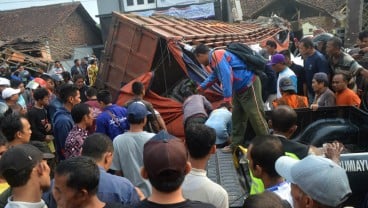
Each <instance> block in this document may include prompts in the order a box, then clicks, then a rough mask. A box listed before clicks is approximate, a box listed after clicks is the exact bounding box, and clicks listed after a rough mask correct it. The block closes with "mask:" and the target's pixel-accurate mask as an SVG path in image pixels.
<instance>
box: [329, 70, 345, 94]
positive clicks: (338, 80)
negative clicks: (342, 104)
mask: <svg viewBox="0 0 368 208" xmlns="http://www.w3.org/2000/svg"><path fill="white" fill-rule="evenodd" d="M348 83H349V78H348V76H347V75H346V74H342V73H337V74H335V75H334V76H333V78H332V88H333V90H334V91H335V92H337V93H339V92H342V91H344V90H345V89H346V88H348Z"/></svg>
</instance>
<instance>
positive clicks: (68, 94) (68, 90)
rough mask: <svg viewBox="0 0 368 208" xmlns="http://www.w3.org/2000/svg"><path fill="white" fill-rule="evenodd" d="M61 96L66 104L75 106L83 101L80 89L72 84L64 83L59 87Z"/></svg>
mask: <svg viewBox="0 0 368 208" xmlns="http://www.w3.org/2000/svg"><path fill="white" fill-rule="evenodd" d="M59 97H60V99H61V102H63V103H64V104H70V105H71V106H74V105H76V104H78V103H80V102H81V99H80V94H79V90H78V88H77V87H76V86H74V85H72V84H63V85H61V86H60V88H59Z"/></svg>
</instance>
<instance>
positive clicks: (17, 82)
mask: <svg viewBox="0 0 368 208" xmlns="http://www.w3.org/2000/svg"><path fill="white" fill-rule="evenodd" d="M22 83H23V82H22V81H20V80H17V79H12V80H10V87H11V88H14V89H18V87H19V85H20V84H22Z"/></svg>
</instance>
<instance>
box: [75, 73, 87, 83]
mask: <svg viewBox="0 0 368 208" xmlns="http://www.w3.org/2000/svg"><path fill="white" fill-rule="evenodd" d="M78 79H83V80H84V76H83V74H76V75H74V76H73V82H76V81H77V80H78Z"/></svg>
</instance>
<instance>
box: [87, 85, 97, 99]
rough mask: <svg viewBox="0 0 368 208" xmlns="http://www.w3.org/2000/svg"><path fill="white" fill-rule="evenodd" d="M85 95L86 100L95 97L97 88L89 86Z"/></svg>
mask: <svg viewBox="0 0 368 208" xmlns="http://www.w3.org/2000/svg"><path fill="white" fill-rule="evenodd" d="M86 96H87V99H88V100H91V99H96V97H97V90H96V88H94V87H89V88H88V89H87V91H86Z"/></svg>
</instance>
